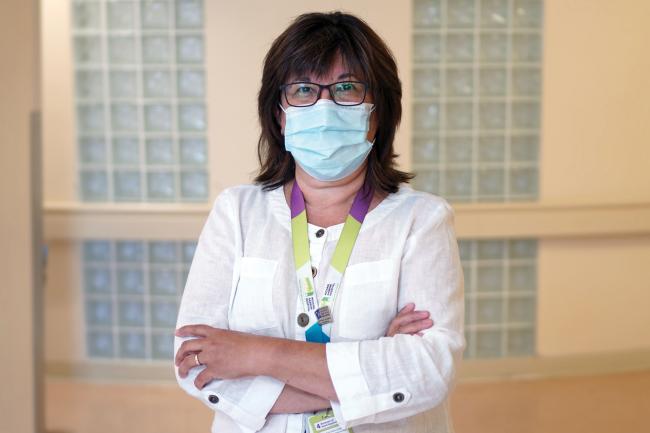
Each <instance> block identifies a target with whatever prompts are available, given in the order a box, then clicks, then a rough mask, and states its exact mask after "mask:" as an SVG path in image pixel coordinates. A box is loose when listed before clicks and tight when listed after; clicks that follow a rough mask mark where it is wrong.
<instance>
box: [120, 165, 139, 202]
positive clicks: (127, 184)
mask: <svg viewBox="0 0 650 433" xmlns="http://www.w3.org/2000/svg"><path fill="white" fill-rule="evenodd" d="M140 183H141V182H140V172H139V171H134V170H116V171H115V172H114V173H113V191H114V194H115V198H116V199H117V200H130V201H131V200H139V199H140V198H141V191H142V189H141V186H140Z"/></svg>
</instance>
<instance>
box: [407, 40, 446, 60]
mask: <svg viewBox="0 0 650 433" xmlns="http://www.w3.org/2000/svg"><path fill="white" fill-rule="evenodd" d="M413 59H414V60H415V61H416V62H437V61H438V60H440V36H438V35H428V34H425V35H415V36H414V37H413Z"/></svg>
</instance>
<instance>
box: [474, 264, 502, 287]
mask: <svg viewBox="0 0 650 433" xmlns="http://www.w3.org/2000/svg"><path fill="white" fill-rule="evenodd" d="M476 271H477V274H476V278H477V281H476V289H477V290H478V291H479V292H499V291H501V289H502V288H503V269H502V267H501V265H496V266H495V265H479V266H478V267H477V269H476Z"/></svg>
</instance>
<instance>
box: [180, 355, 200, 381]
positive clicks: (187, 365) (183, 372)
mask: <svg viewBox="0 0 650 433" xmlns="http://www.w3.org/2000/svg"><path fill="white" fill-rule="evenodd" d="M199 356H200V355H199ZM200 361H201V364H197V363H196V359H195V358H194V354H193V353H191V354H189V355H187V356H186V357H185V358H183V360H182V361H181V363H180V364H179V365H178V375H179V376H180V377H186V376H187V374H188V372H189V371H190V370H191V369H193V368H194V367H201V366H203V365H204V362H205V360H200Z"/></svg>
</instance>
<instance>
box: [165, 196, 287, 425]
mask: <svg viewBox="0 0 650 433" xmlns="http://www.w3.org/2000/svg"><path fill="white" fill-rule="evenodd" d="M234 215H235V213H234V211H233V204H232V198H231V197H230V194H229V191H228V190H225V191H223V192H222V193H221V194H220V195H219V196H218V197H217V199H216V200H215V202H214V205H213V207H212V209H211V211H210V214H209V216H208V218H207V221H206V223H205V225H204V226H203V229H202V231H201V234H200V236H199V239H198V242H197V247H196V251H195V253H194V258H193V260H192V264H191V266H190V271H189V274H188V277H187V282H186V284H185V290H184V292H183V296H182V299H181V303H180V308H179V313H178V319H177V323H176V328H179V327H181V326H185V325H189V324H206V325H209V326H212V327H215V328H222V329H228V328H229V326H228V306H229V304H230V299H231V292H232V291H231V288H232V287H233V286H234V284H236V283H237V270H236V268H237V266H236V264H237V259H238V257H239V256H240V252H239V251H240V250H241V240H240V235H239V233H240V230H239V229H238V221H237V220H236V218H235V216H234ZM190 338H195V337H177V336H175V337H174V353H177V352H178V349H179V348H180V345H181V343H182V342H183V341H185V340H187V339H190ZM204 368H205V367H195V368H192V369H190V371H189V374H188V375H187V376H186V377H185V378H181V377H180V376H179V375H178V367H176V366H175V375H176V380H177V382H178V384H179V385H180V387H181V388H182V389H183V390H185V392H187V393H188V394H189V395H191V396H193V397H196V398H198V399H199V400H201V401H202V402H203V403H204V404H205V405H206V406H208V407H210V408H211V409H213V410H218V411H221V412H223V413H225V414H226V415H228V416H229V417H230V418H231V419H232V420H233V421H235V422H236V423H237V424H238V425H239V427H240V428H241V430H242V432H244V433H249V432H255V431H258V430H260V429H261V428H262V427H263V426H264V424H265V422H266V416H267V415H268V413H269V411H270V410H271V408H272V407H273V405H274V404H275V402H276V400H277V398H278V396H279V395H280V393H281V392H282V389H283V388H284V383H283V382H281V381H278V380H277V379H274V378H272V377H268V376H255V377H245V378H240V379H227V380H213V381H211V382H210V383H208V384H206V385H205V386H204V387H203V389H201V390H199V389H198V388H197V387H196V386H195V385H194V380H195V379H196V377H197V376H198V374H199V373H200V372H201V371H202V370H203V369H204ZM211 396H216V397H217V398H214V397H211ZM211 400H212V401H214V403H213V402H211Z"/></svg>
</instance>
